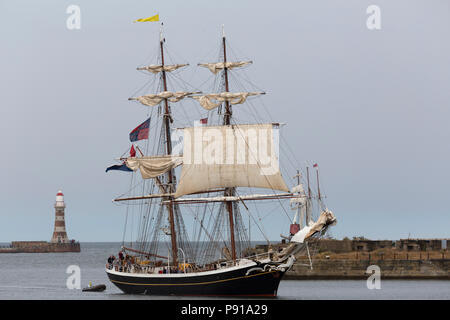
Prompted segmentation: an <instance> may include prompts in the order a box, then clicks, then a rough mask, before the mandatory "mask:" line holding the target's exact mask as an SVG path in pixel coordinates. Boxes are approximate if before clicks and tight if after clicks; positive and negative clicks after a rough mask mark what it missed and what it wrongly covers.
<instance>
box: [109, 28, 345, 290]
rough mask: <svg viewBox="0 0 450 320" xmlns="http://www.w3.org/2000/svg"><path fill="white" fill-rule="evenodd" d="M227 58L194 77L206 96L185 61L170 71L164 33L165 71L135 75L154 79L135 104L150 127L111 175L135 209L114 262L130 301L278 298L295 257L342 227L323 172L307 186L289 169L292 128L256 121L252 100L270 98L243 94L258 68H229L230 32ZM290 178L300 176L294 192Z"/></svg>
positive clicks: (135, 135)
mask: <svg viewBox="0 0 450 320" xmlns="http://www.w3.org/2000/svg"><path fill="white" fill-rule="evenodd" d="M218 48H219V50H218V52H219V53H218V58H217V59H218V60H216V61H213V62H202V63H199V64H198V65H197V66H196V67H195V68H197V69H201V68H206V69H207V70H209V72H210V73H211V75H210V78H209V79H206V80H205V81H204V83H203V85H202V86H204V87H205V88H207V87H209V88H210V91H209V90H208V92H207V93H204V92H203V89H202V88H195V87H193V86H191V85H190V84H189V83H188V82H187V81H185V80H184V79H183V78H182V77H181V76H180V74H182V71H183V70H182V69H183V68H185V67H187V66H188V63H180V62H183V61H171V59H172V56H173V54H172V53H171V51H169V50H168V49H167V46H166V41H165V39H164V37H163V34H162V24H161V31H160V37H159V43H158V47H157V61H156V64H146V65H142V66H140V67H138V68H137V70H139V71H140V72H143V73H146V74H148V75H149V81H148V82H147V84H146V85H145V86H144V87H143V88H141V89H142V90H140V91H142V92H143V94H141V95H139V94H135V95H134V96H133V97H131V98H129V100H130V101H133V103H135V104H136V105H143V106H144V107H145V110H146V112H147V116H146V118H145V119H146V120H145V121H144V122H142V123H141V124H140V125H139V126H137V127H136V128H135V129H134V130H132V131H131V132H130V134H129V135H130V141H131V142H132V145H131V148H130V149H128V148H127V150H126V152H125V153H124V154H122V156H120V157H119V158H118V159H116V160H118V161H119V164H117V165H114V166H111V167H109V168H108V169H107V171H109V170H121V171H128V172H129V174H130V176H131V178H130V179H131V182H130V185H129V188H128V191H126V192H125V193H123V194H122V195H120V196H118V197H117V198H116V199H114V203H116V204H123V205H124V207H125V209H126V217H125V226H124V233H123V241H122V246H121V247H120V248H118V250H120V251H119V254H118V255H111V256H110V257H109V258H108V262H107V264H106V273H107V275H108V277H109V279H110V281H111V282H112V283H113V284H114V285H116V286H117V287H118V288H119V289H120V290H122V291H123V292H124V293H128V294H149V295H198V296H200V295H208V296H276V295H277V290H278V286H279V283H280V281H281V280H282V279H283V276H284V275H285V273H286V272H287V271H288V270H289V269H290V268H291V267H292V266H293V264H294V262H295V255H298V254H308V255H309V253H310V251H309V249H310V246H309V245H308V243H311V242H312V241H314V239H317V238H320V237H323V236H324V235H325V233H326V232H327V229H328V227H329V226H331V225H333V224H334V223H336V218H335V216H334V215H333V213H332V212H331V211H330V210H328V209H327V207H326V206H325V204H324V201H323V200H324V199H323V198H324V197H323V196H322V195H321V194H320V188H319V186H318V181H319V180H318V171H317V170H318V168H317V165H314V166H313V167H309V166H308V167H306V172H305V173H306V174H305V175H304V176H305V177H304V176H302V174H301V173H300V170H297V168H295V169H293V170H292V172H289V171H288V170H287V169H284V168H283V166H281V165H280V164H282V163H283V161H280V158H281V157H282V151H285V150H286V148H284V146H285V144H286V143H287V142H288V140H289V139H285V137H283V135H282V134H280V131H281V130H282V127H283V126H284V124H282V123H277V122H273V121H271V120H270V121H266V120H265V119H262V118H260V117H259V116H258V113H259V112H260V111H261V108H260V107H259V106H255V104H254V102H255V101H260V99H262V95H264V94H265V92H264V91H262V90H252V91H251V90H246V89H245V87H244V85H243V84H247V83H250V85H251V82H250V81H249V80H248V77H243V76H242V75H241V74H240V72H242V71H244V70H242V69H245V68H246V67H247V66H249V65H250V64H252V61H248V60H239V59H234V58H235V57H231V58H230V55H229V53H228V50H229V48H230V45H229V42H228V40H227V39H226V37H225V33H224V31H223V27H222V37H221V39H220V45H219V46H218ZM233 54H234V51H233ZM168 58H169V59H168ZM177 62H178V63H177ZM207 83H209V84H210V85H208V84H207ZM180 87H181V88H180ZM180 89H182V90H180ZM253 89H254V87H253ZM246 105H247V106H249V107H248V108H249V109H247V110H246V111H245V110H243V109H244V108H246V107H247V106H246ZM264 108H265V107H264ZM278 108H279V106H278ZM143 119H144V118H143ZM143 119H142V120H143ZM249 119H250V120H249ZM142 120H141V121H142ZM141 121H139V122H141ZM139 122H137V123H139ZM280 137H281V138H280ZM290 150H291V149H290ZM291 166H292V163H291ZM314 167H315V168H314ZM310 169H311V170H314V169H315V170H316V173H317V188H314V189H315V190H317V191H316V192H313V191H312V187H311V185H312V183H310ZM282 173H283V174H284V175H285V176H286V175H288V174H289V173H290V174H291V175H293V176H294V179H289V180H292V182H291V183H289V184H290V185H291V187H288V181H286V180H285V179H284V177H283V174H282ZM304 180H305V181H304ZM305 184H307V186H306V185H305ZM304 185H305V187H304ZM267 215H269V216H270V218H271V219H272V220H271V221H272V222H265V221H267V220H266V219H265V217H264V216H267ZM282 219H285V221H286V231H288V230H289V232H288V233H287V234H286V235H281V236H282V237H283V242H285V244H286V245H285V246H284V247H283V248H282V249H278V250H276V249H274V247H272V245H271V242H270V241H269V239H268V236H267V232H266V230H267V229H272V225H271V224H273V221H275V223H278V224H279V223H280V221H282ZM128 237H129V238H130V240H129V241H128ZM252 238H256V239H265V242H266V243H267V244H268V250H267V252H263V253H255V251H254V250H253V249H252V248H253V245H254V243H255V242H252V240H251V239H252ZM305 267H307V266H305Z"/></svg>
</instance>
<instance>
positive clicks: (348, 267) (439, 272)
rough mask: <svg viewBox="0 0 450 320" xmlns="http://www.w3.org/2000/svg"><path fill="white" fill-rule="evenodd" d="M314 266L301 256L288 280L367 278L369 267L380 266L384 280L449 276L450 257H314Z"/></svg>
mask: <svg viewBox="0 0 450 320" xmlns="http://www.w3.org/2000/svg"><path fill="white" fill-rule="evenodd" d="M312 265H313V269H312V270H311V268H310V267H309V260H308V259H298V260H297V261H296V262H295V264H294V265H293V267H292V269H291V270H289V271H288V272H287V273H286V275H285V279H292V280H300V279H367V278H368V277H369V275H370V274H367V273H366V270H367V267H369V266H370V265H377V266H378V267H379V268H380V271H381V278H384V279H448V280H450V272H449V271H450V259H431V260H399V259H395V260H394V259H388V260H350V259H313V264H312Z"/></svg>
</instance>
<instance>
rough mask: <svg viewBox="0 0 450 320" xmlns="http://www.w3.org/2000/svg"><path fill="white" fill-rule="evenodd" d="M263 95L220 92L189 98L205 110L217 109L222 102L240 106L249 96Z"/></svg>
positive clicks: (258, 93)
mask: <svg viewBox="0 0 450 320" xmlns="http://www.w3.org/2000/svg"><path fill="white" fill-rule="evenodd" d="M260 94H265V93H264V92H221V93H211V94H205V95H197V96H191V98H193V99H195V100H197V101H198V102H199V103H200V105H201V106H202V107H203V108H204V109H206V110H212V109H214V108H217V107H218V106H219V105H220V104H221V103H222V102H224V101H228V102H230V104H241V103H244V102H245V101H246V100H247V97H249V96H257V95H260Z"/></svg>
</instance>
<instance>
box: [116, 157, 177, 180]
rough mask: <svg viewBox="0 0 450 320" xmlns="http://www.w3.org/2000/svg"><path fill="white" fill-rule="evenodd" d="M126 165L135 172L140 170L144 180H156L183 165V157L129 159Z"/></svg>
mask: <svg viewBox="0 0 450 320" xmlns="http://www.w3.org/2000/svg"><path fill="white" fill-rule="evenodd" d="M125 163H126V165H127V167H128V168H130V169H131V170H133V171H136V170H138V169H139V171H140V172H141V175H142V178H143V179H150V178H155V177H157V176H159V175H161V174H163V173H166V172H167V171H169V170H171V169H173V168H175V167H177V166H179V165H181V164H182V163H183V157H181V156H153V157H140V158H134V157H133V158H127V159H126V160H125Z"/></svg>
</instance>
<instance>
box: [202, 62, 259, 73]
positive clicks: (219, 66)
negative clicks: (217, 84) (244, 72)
mask: <svg viewBox="0 0 450 320" xmlns="http://www.w3.org/2000/svg"><path fill="white" fill-rule="evenodd" d="M250 63H252V61H237V62H213V63H199V64H198V65H199V66H200V67H205V68H208V69H209V70H210V71H211V72H212V73H214V74H217V73H218V72H219V71H220V70H223V69H224V68H227V69H228V70H231V69H233V68H237V67H243V66H246V65H248V64H250Z"/></svg>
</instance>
